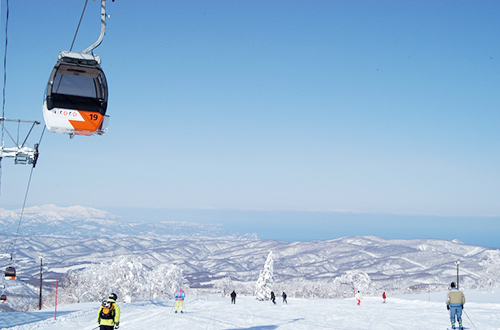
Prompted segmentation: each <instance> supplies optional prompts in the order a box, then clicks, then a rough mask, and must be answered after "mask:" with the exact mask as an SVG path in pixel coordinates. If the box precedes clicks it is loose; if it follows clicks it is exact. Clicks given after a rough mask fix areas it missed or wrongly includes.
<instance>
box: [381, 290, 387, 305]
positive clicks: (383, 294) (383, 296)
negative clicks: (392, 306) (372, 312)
mask: <svg viewBox="0 0 500 330" xmlns="http://www.w3.org/2000/svg"><path fill="white" fill-rule="evenodd" d="M386 298H387V296H386V295H385V292H384V293H382V299H384V304H385V299H386Z"/></svg>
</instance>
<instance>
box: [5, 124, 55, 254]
mask: <svg viewBox="0 0 500 330" xmlns="http://www.w3.org/2000/svg"><path fill="white" fill-rule="evenodd" d="M44 133H45V127H44V128H43V131H42V134H41V136H40V140H39V141H38V146H40V144H41V143H42V139H43V135H44ZM34 165H35V164H34ZM34 165H33V166H32V167H31V171H30V177H29V179H28V186H27V187H26V193H25V194H24V202H23V208H22V209H21V216H20V217H19V221H18V223H17V231H16V236H15V237H14V242H12V243H11V244H10V245H9V247H12V252H14V247H15V245H16V243H17V238H18V236H19V229H20V228H21V222H22V220H23V215H24V209H25V208H26V201H27V200H28V192H29V189H30V186H31V178H32V177H33V170H34V169H35V166H34ZM9 247H7V250H6V251H5V254H7V251H8V249H9ZM11 260H12V255H11Z"/></svg>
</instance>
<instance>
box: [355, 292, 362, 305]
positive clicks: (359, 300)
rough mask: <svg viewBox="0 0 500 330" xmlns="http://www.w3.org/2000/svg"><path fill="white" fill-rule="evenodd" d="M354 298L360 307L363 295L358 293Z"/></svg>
mask: <svg viewBox="0 0 500 330" xmlns="http://www.w3.org/2000/svg"><path fill="white" fill-rule="evenodd" d="M354 298H356V300H357V301H358V306H359V305H360V304H361V299H362V298H361V293H360V292H359V291H358V292H357V293H356V295H355V296H354Z"/></svg>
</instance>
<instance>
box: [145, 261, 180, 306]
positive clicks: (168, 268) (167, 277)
mask: <svg viewBox="0 0 500 330" xmlns="http://www.w3.org/2000/svg"><path fill="white" fill-rule="evenodd" d="M179 286H182V287H184V286H185V279H184V276H183V272H182V269H180V268H179V267H178V266H176V265H167V264H162V265H160V266H158V267H156V268H155V269H154V270H153V271H152V272H151V273H150V274H149V290H150V298H151V299H165V298H170V297H172V295H173V294H174V292H175V290H177V288H178V287H179Z"/></svg>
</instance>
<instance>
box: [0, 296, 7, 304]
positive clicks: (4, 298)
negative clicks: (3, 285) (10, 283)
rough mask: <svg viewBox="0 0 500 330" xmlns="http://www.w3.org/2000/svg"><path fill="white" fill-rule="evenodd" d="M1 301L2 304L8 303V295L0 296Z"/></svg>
mask: <svg viewBox="0 0 500 330" xmlns="http://www.w3.org/2000/svg"><path fill="white" fill-rule="evenodd" d="M0 300H1V301H2V302H6V301H7V296H6V295H4V294H3V295H1V296H0Z"/></svg>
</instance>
